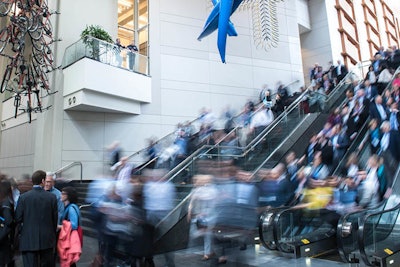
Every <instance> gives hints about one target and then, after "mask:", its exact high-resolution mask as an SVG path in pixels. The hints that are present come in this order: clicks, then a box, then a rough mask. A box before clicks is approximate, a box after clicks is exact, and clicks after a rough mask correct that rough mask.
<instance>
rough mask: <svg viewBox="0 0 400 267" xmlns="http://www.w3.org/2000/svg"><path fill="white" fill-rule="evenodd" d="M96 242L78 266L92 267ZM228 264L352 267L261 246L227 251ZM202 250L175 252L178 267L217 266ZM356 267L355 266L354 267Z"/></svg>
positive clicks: (159, 263) (87, 244) (88, 244)
mask: <svg viewBox="0 0 400 267" xmlns="http://www.w3.org/2000/svg"><path fill="white" fill-rule="evenodd" d="M96 247H97V246H96V242H95V240H94V239H92V238H90V237H85V241H84V248H83V251H84V253H83V254H82V256H81V260H80V261H79V262H78V264H77V266H82V267H87V266H89V265H90V262H91V261H92V259H93V257H94V255H95V252H96ZM226 252H227V253H226V254H227V256H228V262H227V263H226V264H224V265H221V264H220V265H218V266H226V267H228V266H229V267H230V266H240V267H245V266H249V267H250V266H257V267H258V266H273V267H334V266H335V267H336V266H352V265H350V264H345V263H342V262H337V261H329V260H322V259H310V258H300V259H290V258H284V257H282V256H280V255H279V254H278V253H277V252H271V251H269V250H267V249H265V248H264V247H262V246H260V245H255V246H248V248H247V250H243V251H241V250H239V249H238V248H232V249H228V250H227V251H226ZM201 257H202V248H201V247H196V248H191V249H186V250H180V251H176V252H174V259H175V266H176V267H203V266H217V264H216V260H214V261H213V260H209V261H201ZM154 261H155V264H156V267H163V266H165V260H164V257H163V256H162V255H157V256H155V258H154ZM353 266H355V265H353Z"/></svg>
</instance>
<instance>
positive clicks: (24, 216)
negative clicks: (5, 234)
mask: <svg viewBox="0 0 400 267" xmlns="http://www.w3.org/2000/svg"><path fill="white" fill-rule="evenodd" d="M45 179H46V172H44V171H41V170H39V171H36V172H34V173H33V174H32V183H33V188H32V190H30V191H28V192H26V193H25V194H22V195H21V197H20V198H19V201H18V205H17V209H16V212H15V213H16V216H15V218H16V222H17V225H18V228H17V230H18V233H19V235H20V237H19V238H20V240H19V250H20V251H21V253H22V260H23V263H24V267H36V266H41V267H52V266H54V263H55V262H54V249H55V245H56V231H57V217H58V214H57V212H58V209H57V198H56V196H55V195H53V194H52V193H50V192H47V191H45V190H44V189H43V185H44V181H45Z"/></svg>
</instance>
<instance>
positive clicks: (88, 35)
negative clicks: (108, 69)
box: [81, 25, 113, 60]
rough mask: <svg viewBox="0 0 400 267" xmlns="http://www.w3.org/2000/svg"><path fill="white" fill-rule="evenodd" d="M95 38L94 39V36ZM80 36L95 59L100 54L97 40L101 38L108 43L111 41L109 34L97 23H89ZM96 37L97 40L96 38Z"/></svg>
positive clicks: (97, 58)
mask: <svg viewBox="0 0 400 267" xmlns="http://www.w3.org/2000/svg"><path fill="white" fill-rule="evenodd" d="M93 37H94V38H96V39H94V38H93ZM81 38H82V41H83V43H84V44H85V45H86V46H87V47H89V49H90V51H91V57H92V58H94V59H95V60H99V59H100V58H99V55H100V46H99V41H98V40H102V41H105V42H108V43H112V42H113V40H112V37H111V35H110V34H109V33H108V32H107V31H105V30H104V29H103V28H102V27H101V26H98V25H89V26H86V28H85V29H84V30H83V31H82V33H81ZM97 39H98V40H97Z"/></svg>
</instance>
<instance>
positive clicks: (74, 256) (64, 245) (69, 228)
mask: <svg viewBox="0 0 400 267" xmlns="http://www.w3.org/2000/svg"><path fill="white" fill-rule="evenodd" d="M77 199H78V195H77V193H76V190H75V189H74V188H73V187H69V186H68V187H65V188H63V190H62V191H61V200H62V201H63V202H64V205H65V210H64V214H63V217H62V225H60V226H59V228H60V234H59V237H58V242H57V251H58V254H59V257H60V266H61V267H69V266H76V262H78V261H79V259H80V256H81V253H82V245H83V233H82V228H81V226H80V212H79V208H78V206H77V205H76V202H77Z"/></svg>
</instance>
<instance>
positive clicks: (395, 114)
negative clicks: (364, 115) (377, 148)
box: [389, 102, 400, 131]
mask: <svg viewBox="0 0 400 267" xmlns="http://www.w3.org/2000/svg"><path fill="white" fill-rule="evenodd" d="M389 122H390V129H392V130H396V131H398V130H399V129H400V113H399V109H398V104H397V102H393V103H392V104H391V105H390V109H389Z"/></svg>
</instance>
